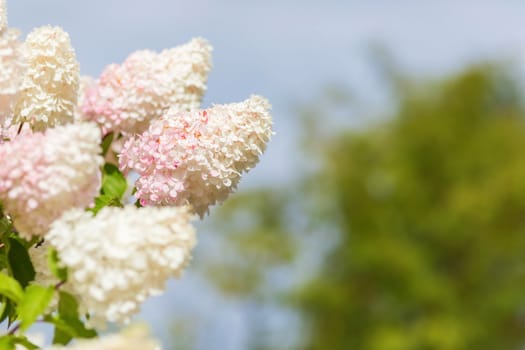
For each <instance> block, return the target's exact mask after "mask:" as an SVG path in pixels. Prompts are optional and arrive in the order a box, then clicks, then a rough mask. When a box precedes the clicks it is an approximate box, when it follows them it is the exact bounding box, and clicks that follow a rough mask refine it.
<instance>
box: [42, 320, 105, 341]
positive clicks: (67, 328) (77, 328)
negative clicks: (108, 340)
mask: <svg viewBox="0 0 525 350" xmlns="http://www.w3.org/2000/svg"><path fill="white" fill-rule="evenodd" d="M44 321H45V322H48V323H51V324H53V325H54V326H55V329H58V330H59V331H60V332H63V333H66V334H68V335H70V336H71V337H73V338H94V337H96V336H97V332H95V331H94V330H92V329H88V328H86V326H84V324H83V323H82V321H80V320H78V319H77V320H74V321H67V322H66V321H65V320H63V319H61V318H60V317H59V316H49V315H48V316H45V317H44ZM62 339H63V338H62Z"/></svg>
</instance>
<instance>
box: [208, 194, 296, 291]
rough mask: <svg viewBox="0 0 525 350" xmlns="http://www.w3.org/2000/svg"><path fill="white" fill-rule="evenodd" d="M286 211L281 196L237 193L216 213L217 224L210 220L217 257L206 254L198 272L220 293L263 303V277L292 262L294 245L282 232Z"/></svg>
mask: <svg viewBox="0 0 525 350" xmlns="http://www.w3.org/2000/svg"><path fill="white" fill-rule="evenodd" d="M286 205H287V201H286V196H285V195H284V193H283V194H279V193H274V192H272V191H270V190H264V189H263V190H255V191H252V192H244V193H238V194H237V195H235V196H233V197H232V198H230V199H228V201H227V202H226V203H225V204H224V206H223V207H221V209H220V212H219V215H218V219H216V220H214V219H211V220H213V222H212V224H211V225H210V226H211V227H213V230H214V231H220V232H221V237H226V239H220V240H219V241H216V242H214V247H215V248H214V250H215V251H216V252H217V254H209V253H207V254H206V257H205V260H206V264H202V265H199V266H200V267H201V268H202V269H203V270H204V271H203V272H204V274H205V276H206V277H207V278H208V279H209V280H210V281H211V282H212V283H214V285H215V286H217V287H218V288H219V289H220V290H221V291H222V292H224V293H226V294H228V295H230V296H234V297H250V298H252V299H253V298H263V297H264V296H263V295H262V294H264V288H263V287H264V285H265V282H266V281H267V278H268V276H267V273H268V272H269V271H270V270H271V269H272V268H276V267H279V266H282V265H284V264H286V263H288V262H290V261H291V260H292V258H293V257H294V250H295V244H294V238H293V237H292V236H291V235H289V231H288V230H287V226H288V224H289V214H287V208H286ZM276 213H278V214H277V215H276ZM210 238H211V237H210Z"/></svg>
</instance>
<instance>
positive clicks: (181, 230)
mask: <svg viewBox="0 0 525 350" xmlns="http://www.w3.org/2000/svg"><path fill="white" fill-rule="evenodd" d="M6 18H7V17H6V10H5V0H0V136H1V138H0V205H1V208H2V210H3V212H4V214H5V215H6V216H7V218H8V219H9V220H11V221H12V223H13V225H14V229H15V231H16V232H17V233H18V234H19V235H20V237H22V238H24V239H26V240H28V241H30V240H31V239H32V238H34V237H38V238H39V239H40V238H43V239H45V241H46V242H45V244H44V246H47V247H53V248H54V249H55V250H56V251H57V252H58V254H59V257H60V260H61V263H62V264H64V266H65V267H67V268H68V270H69V280H68V281H67V282H66V283H65V284H64V288H66V290H68V291H70V292H71V293H73V294H74V295H75V296H76V297H77V298H78V299H79V302H80V307H81V309H82V311H84V312H87V313H89V315H90V322H91V324H92V325H96V326H101V325H103V324H105V322H108V321H109V322H127V321H128V320H129V319H130V317H131V316H132V315H133V314H134V313H136V312H137V311H138V310H139V308H140V304H141V303H142V302H143V301H144V299H146V298H147V297H149V296H151V295H155V294H158V293H160V292H161V291H162V290H163V289H164V285H165V282H166V280H167V279H168V278H170V277H177V276H179V275H180V274H181V272H182V270H183V269H184V267H185V266H186V265H187V263H188V262H189V260H190V258H191V252H192V249H193V247H194V245H195V242H196V239H195V233H194V228H193V226H192V225H191V223H190V222H191V220H192V217H193V216H194V214H198V215H200V216H201V217H203V216H204V214H206V213H207V212H208V211H209V207H210V206H211V205H214V204H216V203H221V202H223V201H224V200H225V199H226V198H227V197H228V196H229V194H230V193H232V192H233V191H234V190H235V189H236V187H237V186H238V184H239V181H240V179H241V176H242V174H243V173H244V172H247V171H248V170H250V169H251V168H253V167H254V166H255V165H256V163H257V162H258V161H259V157H260V155H261V154H262V153H263V152H264V150H265V148H266V144H267V142H268V141H269V139H270V137H271V135H272V133H273V132H272V118H271V116H270V108H271V107H270V104H269V102H268V101H267V100H266V99H264V98H263V97H260V96H256V95H253V96H251V97H250V98H248V99H247V100H245V101H243V102H240V103H232V104H226V105H214V106H212V107H210V108H207V109H200V103H201V100H202V96H203V94H204V92H205V91H206V81H207V76H208V73H209V71H210V69H211V51H212V48H211V46H210V44H209V43H208V42H207V41H206V40H204V39H202V38H196V39H193V40H191V41H190V42H188V43H187V44H184V45H181V46H178V47H175V48H172V49H168V50H164V51H162V52H160V53H155V52H153V51H148V50H143V51H137V52H135V53H133V54H131V55H130V56H129V57H128V58H127V59H126V60H125V61H124V62H123V63H122V64H111V65H109V66H108V67H107V68H106V69H105V70H104V71H103V72H102V74H101V75H100V77H99V78H98V79H94V78H89V77H84V78H82V79H81V78H80V76H79V64H78V62H77V60H76V57H75V52H74V50H73V48H72V47H71V42H70V39H69V36H68V34H67V33H66V32H64V31H63V30H62V29H60V28H57V27H50V26H45V27H41V28H36V29H35V30H33V31H32V32H31V33H30V34H29V35H28V36H27V38H26V40H25V41H24V42H21V41H19V40H18V36H19V34H18V32H17V31H16V30H13V29H9V28H7V19H6ZM109 133H113V137H114V138H113V139H114V142H113V143H114V144H115V143H120V145H121V150H120V151H119V152H118V154H117V159H118V160H117V162H118V165H119V168H120V170H121V171H122V172H124V173H125V174H129V173H134V175H133V176H130V178H137V176H138V178H137V180H136V182H135V183H134V186H135V189H136V191H135V192H134V193H135V197H136V198H138V199H139V202H140V204H141V205H140V207H135V206H129V205H124V206H123V207H122V204H126V203H118V204H121V205H120V207H104V208H102V209H101V210H100V211H98V213H97V215H96V216H94V215H93V214H92V213H91V212H89V211H85V210H86V209H87V208H90V207H93V206H94V204H95V202H96V201H95V198H96V197H97V196H98V195H99V194H100V188H101V179H102V166H103V164H104V158H103V154H102V147H101V142H102V139H103V137H105V136H106V135H107V134H109ZM106 146H107V145H106ZM119 200H120V199H119ZM35 249H39V248H35V247H33V248H31V250H30V251H31V256H32V257H33V258H34V259H35V268H36V269H37V271H36V272H37V281H36V283H44V284H45V283H51V280H52V279H53V278H54V277H52V275H51V274H49V273H47V272H45V271H39V269H43V268H44V267H45V263H43V261H44V260H43V259H45V255H46V254H45V252H44V253H42V250H35Z"/></svg>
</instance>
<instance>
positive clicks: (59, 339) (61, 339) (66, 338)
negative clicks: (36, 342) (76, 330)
mask: <svg viewBox="0 0 525 350" xmlns="http://www.w3.org/2000/svg"><path fill="white" fill-rule="evenodd" d="M71 339H73V336H71V335H70V334H69V333H67V332H64V331H63V330H61V329H60V328H58V327H55V332H54V333H53V344H60V345H67V344H69V342H70V341H71Z"/></svg>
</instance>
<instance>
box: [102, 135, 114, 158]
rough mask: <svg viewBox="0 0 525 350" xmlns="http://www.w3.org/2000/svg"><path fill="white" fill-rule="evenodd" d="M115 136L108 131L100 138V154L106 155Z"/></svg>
mask: <svg viewBox="0 0 525 350" xmlns="http://www.w3.org/2000/svg"><path fill="white" fill-rule="evenodd" d="M114 137H115V134H114V133H112V132H110V133H109V134H107V135H106V136H104V138H103V139H102V156H103V157H104V156H106V154H107V153H108V150H109V147H110V146H111V142H113V139H114Z"/></svg>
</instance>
